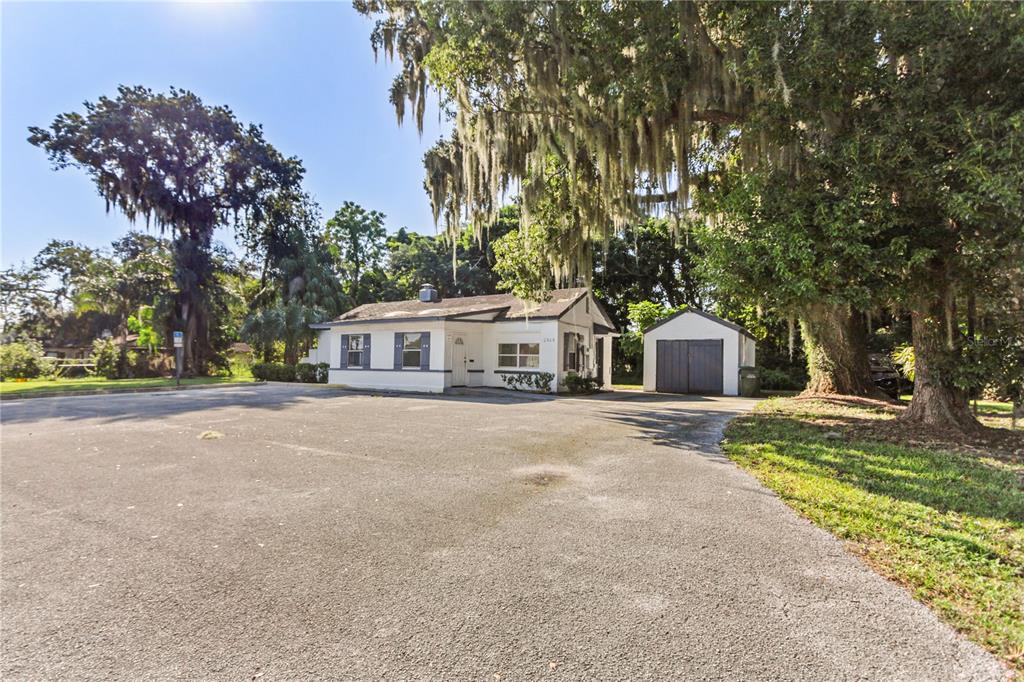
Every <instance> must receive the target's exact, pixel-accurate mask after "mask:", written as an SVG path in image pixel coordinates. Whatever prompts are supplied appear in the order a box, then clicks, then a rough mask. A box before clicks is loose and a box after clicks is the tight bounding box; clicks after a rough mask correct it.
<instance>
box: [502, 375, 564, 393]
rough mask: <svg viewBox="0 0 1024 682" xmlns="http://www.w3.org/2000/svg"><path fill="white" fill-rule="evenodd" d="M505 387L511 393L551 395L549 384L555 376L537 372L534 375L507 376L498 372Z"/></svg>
mask: <svg viewBox="0 0 1024 682" xmlns="http://www.w3.org/2000/svg"><path fill="white" fill-rule="evenodd" d="M499 375H500V376H501V380H502V381H504V382H505V386H507V387H508V388H509V389H511V390H513V391H538V392H540V393H551V382H552V381H554V380H555V375H554V374H552V373H551V372H537V373H536V374H519V373H518V372H517V373H514V374H507V373H501V372H499Z"/></svg>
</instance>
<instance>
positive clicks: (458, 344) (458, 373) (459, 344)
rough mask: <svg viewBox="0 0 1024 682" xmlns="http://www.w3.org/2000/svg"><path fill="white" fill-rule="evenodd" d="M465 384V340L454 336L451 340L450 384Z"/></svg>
mask: <svg viewBox="0 0 1024 682" xmlns="http://www.w3.org/2000/svg"><path fill="white" fill-rule="evenodd" d="M465 385H466V342H465V341H463V340H462V337H461V336H456V337H455V340H454V341H453V342H452V386H465Z"/></svg>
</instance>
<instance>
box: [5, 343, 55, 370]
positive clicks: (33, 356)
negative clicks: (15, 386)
mask: <svg viewBox="0 0 1024 682" xmlns="http://www.w3.org/2000/svg"><path fill="white" fill-rule="evenodd" d="M46 371H47V361H46V358H45V357H44V356H43V347H42V345H40V344H39V342H38V341H18V342H16V343H5V344H3V345H2V346H0V379H35V378H36V377H38V376H40V375H41V374H43V373H44V372H46Z"/></svg>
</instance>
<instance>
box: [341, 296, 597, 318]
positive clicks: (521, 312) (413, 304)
mask: <svg viewBox="0 0 1024 682" xmlns="http://www.w3.org/2000/svg"><path fill="white" fill-rule="evenodd" d="M586 292H587V290H586V289H585V288H583V287H577V288H574V289H555V290H553V291H552V292H551V297H550V298H549V299H548V300H547V301H544V302H542V303H526V302H525V301H523V300H521V299H518V298H516V297H515V296H513V295H512V294H492V295H490V296H466V297H465V298H446V299H442V300H440V301H434V302H432V303H421V302H420V301H418V300H411V301H392V302H388V303H365V304H363V305H361V306H359V307H358V308H353V309H352V310H350V311H348V312H347V313H344V314H343V315H341V316H340V317H338V318H336V319H335V320H333V322H328V323H327V324H328V325H330V324H334V323H343V322H360V321H369V320H374V321H382V320H416V319H424V318H435V319H436V318H450V317H462V316H465V315H473V314H479V313H487V312H494V313H496V314H497V318H496V319H521V318H526V317H529V318H531V319H537V318H552V317H560V316H561V315H562V314H563V313H565V311H567V310H568V309H569V308H570V307H572V304H573V303H575V302H576V301H578V300H579V299H580V298H581V297H582V296H583V295H584V294H585V293H586Z"/></svg>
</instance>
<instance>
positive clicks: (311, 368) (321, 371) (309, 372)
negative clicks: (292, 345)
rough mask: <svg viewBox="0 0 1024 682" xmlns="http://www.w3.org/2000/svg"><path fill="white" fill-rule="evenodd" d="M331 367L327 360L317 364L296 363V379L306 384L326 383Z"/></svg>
mask: <svg viewBox="0 0 1024 682" xmlns="http://www.w3.org/2000/svg"><path fill="white" fill-rule="evenodd" d="M329 367H330V365H328V364H327V363H326V362H318V363H317V364H315V365H311V364H309V363H305V362H303V363H299V364H298V365H295V381H299V382H302V383H304V384H326V383H327V370H328V368H329Z"/></svg>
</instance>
